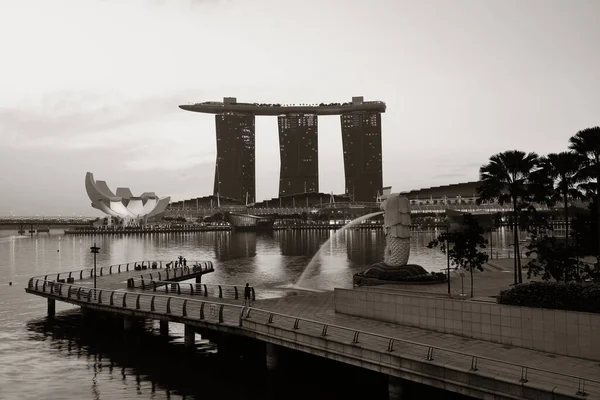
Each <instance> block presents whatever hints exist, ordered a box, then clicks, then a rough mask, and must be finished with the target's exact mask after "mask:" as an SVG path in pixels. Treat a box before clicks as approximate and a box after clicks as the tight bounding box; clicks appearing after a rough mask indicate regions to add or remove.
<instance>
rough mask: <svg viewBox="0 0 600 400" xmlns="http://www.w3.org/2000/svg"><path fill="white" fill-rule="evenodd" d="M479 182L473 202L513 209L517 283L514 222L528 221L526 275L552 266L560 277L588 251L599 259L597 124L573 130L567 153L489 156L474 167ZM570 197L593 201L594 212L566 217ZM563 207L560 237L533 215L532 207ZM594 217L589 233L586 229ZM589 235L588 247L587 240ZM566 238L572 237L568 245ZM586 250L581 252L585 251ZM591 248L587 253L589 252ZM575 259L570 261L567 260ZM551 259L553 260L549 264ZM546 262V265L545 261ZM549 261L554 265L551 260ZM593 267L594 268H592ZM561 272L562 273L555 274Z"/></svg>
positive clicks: (517, 269) (517, 266)
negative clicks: (529, 238)
mask: <svg viewBox="0 0 600 400" xmlns="http://www.w3.org/2000/svg"><path fill="white" fill-rule="evenodd" d="M479 175H480V181H481V186H480V187H479V188H478V195H479V199H478V203H479V204H481V202H484V201H497V202H498V203H500V204H510V205H512V208H513V218H512V230H513V233H514V234H513V240H514V243H513V245H514V249H515V259H514V281H515V284H516V283H522V282H523V273H522V266H521V258H520V253H521V252H520V249H519V225H520V224H522V223H523V220H525V221H529V222H528V226H527V228H528V231H529V232H530V234H531V236H532V243H531V245H530V246H529V247H528V249H529V251H528V255H530V254H535V255H536V258H537V259H536V260H534V261H533V262H532V263H530V264H529V267H530V271H529V274H531V273H534V274H535V272H536V271H539V270H542V269H544V270H546V267H548V268H547V270H552V271H554V273H550V275H552V276H553V277H554V278H556V279H557V280H558V279H562V280H566V279H569V278H570V277H571V276H572V275H573V273H571V272H569V273H566V272H565V271H566V270H567V269H569V268H570V270H576V271H578V270H579V259H578V258H579V255H594V256H596V259H597V263H596V265H597V264H598V261H600V253H599V250H600V223H599V221H598V218H599V217H600V191H599V190H598V181H599V177H600V127H597V126H596V127H593V128H588V129H584V130H582V131H579V132H577V133H576V134H575V135H574V136H573V137H571V138H570V139H569V147H568V151H564V152H560V153H553V154H548V155H546V156H541V157H540V156H538V154H536V153H533V152H531V153H525V152H523V151H520V150H509V151H505V152H503V153H499V154H495V155H493V156H491V157H490V159H489V162H488V163H487V164H485V165H483V166H482V167H481V168H480V170H479ZM574 200H587V201H589V202H590V204H593V207H594V211H595V212H594V213H591V214H589V215H588V216H587V218H586V217H584V216H580V217H578V218H577V219H576V221H571V215H570V213H571V204H572V202H573V201H574ZM539 204H543V205H547V206H549V207H556V206H557V205H560V206H562V207H563V213H564V219H565V231H566V236H565V238H564V241H560V240H558V238H556V237H554V236H553V235H551V232H550V231H549V227H548V226H547V223H546V222H547V221H543V218H542V219H540V217H539V215H538V214H536V209H535V207H536V205H539ZM590 216H593V217H594V221H593V227H594V231H593V232H591V231H590V226H591V225H592V222H591V221H590ZM589 234H591V235H592V237H593V240H594V242H595V243H594V245H591V243H589V237H590V236H589ZM570 236H575V238H574V239H575V241H576V244H575V245H572V244H571V241H570V240H569V237H570ZM586 252H587V254H586ZM590 252H591V253H590ZM573 260H575V261H573ZM555 261H556V262H555ZM549 263H550V264H549ZM553 263H554V264H553ZM596 269H597V268H596ZM559 271H562V272H559Z"/></svg>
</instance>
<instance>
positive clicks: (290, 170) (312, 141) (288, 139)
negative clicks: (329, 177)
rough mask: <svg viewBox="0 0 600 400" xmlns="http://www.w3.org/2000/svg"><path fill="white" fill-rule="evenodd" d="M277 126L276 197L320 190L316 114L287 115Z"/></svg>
mask: <svg viewBox="0 0 600 400" xmlns="http://www.w3.org/2000/svg"><path fill="white" fill-rule="evenodd" d="M277 123H278V125H279V154H280V158H281V167H280V172H279V197H284V196H288V195H293V194H298V193H316V192H318V191H319V143H318V120H317V116H316V115H315V114H286V115H280V116H279V117H277Z"/></svg>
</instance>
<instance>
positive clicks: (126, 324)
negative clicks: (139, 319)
mask: <svg viewBox="0 0 600 400" xmlns="http://www.w3.org/2000/svg"><path fill="white" fill-rule="evenodd" d="M135 322H136V321H135V318H134V317H130V316H129V315H124V316H123V330H124V331H125V332H129V331H131V330H133V328H134V327H135Z"/></svg>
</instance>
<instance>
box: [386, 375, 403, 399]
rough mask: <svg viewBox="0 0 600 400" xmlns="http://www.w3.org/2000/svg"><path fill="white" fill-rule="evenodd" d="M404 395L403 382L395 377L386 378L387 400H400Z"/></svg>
mask: <svg viewBox="0 0 600 400" xmlns="http://www.w3.org/2000/svg"><path fill="white" fill-rule="evenodd" d="M403 394H404V382H403V381H402V379H400V378H397V377H395V376H391V375H390V376H388V398H389V400H402V398H403Z"/></svg>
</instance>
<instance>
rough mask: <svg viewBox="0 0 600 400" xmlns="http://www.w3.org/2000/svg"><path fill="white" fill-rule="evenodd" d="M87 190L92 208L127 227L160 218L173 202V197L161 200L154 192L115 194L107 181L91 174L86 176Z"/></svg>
mask: <svg viewBox="0 0 600 400" xmlns="http://www.w3.org/2000/svg"><path fill="white" fill-rule="evenodd" d="M85 190H86V192H87V194H88V196H89V198H90V200H91V201H92V207H94V208H96V209H98V210H100V211H102V212H104V213H105V214H107V215H108V216H110V217H112V218H113V219H114V220H116V221H117V223H119V224H121V225H125V226H137V225H143V224H145V223H146V222H147V220H148V218H152V217H157V216H160V215H161V214H163V213H164V212H165V209H166V208H167V206H168V205H169V202H170V201H171V197H163V198H159V197H158V196H157V195H156V194H155V193H154V192H144V193H142V194H141V195H140V196H134V195H133V194H132V193H131V190H130V189H129V188H117V190H116V192H115V193H113V192H112V191H111V190H110V189H109V188H108V185H107V184H106V182H105V181H96V180H94V174H92V173H91V172H88V173H87V174H86V175H85Z"/></svg>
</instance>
